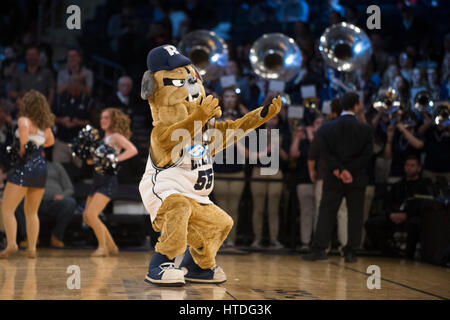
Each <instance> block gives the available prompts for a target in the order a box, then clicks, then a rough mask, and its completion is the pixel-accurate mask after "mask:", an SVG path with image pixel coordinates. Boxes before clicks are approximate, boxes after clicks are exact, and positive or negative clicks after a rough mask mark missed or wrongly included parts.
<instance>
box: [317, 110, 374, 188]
mask: <svg viewBox="0 0 450 320" xmlns="http://www.w3.org/2000/svg"><path fill="white" fill-rule="evenodd" d="M319 136H320V142H321V143H320V144H321V145H320V151H321V156H323V160H324V161H325V164H326V165H327V171H326V175H325V177H324V178H325V179H326V178H327V177H328V178H330V177H331V178H334V179H335V180H336V181H338V179H337V178H336V177H335V176H334V175H333V171H334V170H335V169H339V170H340V171H342V170H348V171H349V172H350V173H351V174H352V176H353V184H359V183H362V184H366V183H367V173H366V171H367V170H366V169H367V166H368V165H369V162H370V159H371V157H372V154H373V140H374V138H373V131H372V128H371V127H370V126H369V125H367V124H364V123H362V122H361V121H359V120H358V119H357V118H356V117H355V116H353V115H342V116H340V117H339V118H337V119H334V120H332V121H330V122H329V123H326V124H324V125H323V126H322V127H321V128H320V130H319ZM339 181H340V180H339Z"/></svg>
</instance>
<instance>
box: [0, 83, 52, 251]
mask: <svg viewBox="0 0 450 320" xmlns="http://www.w3.org/2000/svg"><path fill="white" fill-rule="evenodd" d="M20 115H21V116H20V117H19V119H18V129H17V130H16V132H15V136H16V138H18V139H19V141H20V149H19V156H20V159H19V160H18V161H17V162H16V164H15V165H14V167H13V168H12V169H11V171H10V172H9V173H8V177H7V182H6V187H5V191H4V194H3V201H2V212H3V224H4V227H5V231H6V238H7V241H8V245H7V247H6V249H5V250H3V251H2V252H0V258H8V256H9V255H11V254H14V253H16V252H17V250H18V246H17V242H16V235H17V221H16V218H15V216H14V212H15V211H16V208H17V206H18V205H19V204H20V202H21V201H22V199H23V198H25V206H24V209H25V210H24V211H25V219H26V230H27V238H28V258H36V243H37V239H38V235H39V218H38V209H39V205H40V203H41V200H42V196H43V195H44V190H45V189H44V188H45V182H46V179H47V163H46V162H45V159H44V157H43V156H42V152H43V148H47V147H50V146H52V145H53V143H54V137H53V133H52V130H51V127H52V126H53V125H54V119H55V116H54V115H53V113H51V111H50V107H49V105H48V102H47V99H46V98H45V96H44V95H42V94H41V93H39V92H38V91H36V90H31V91H29V92H28V93H26V94H25V96H24V97H23V100H22V103H21V104H20ZM29 142H31V143H32V144H33V145H34V146H33V148H31V149H30V150H32V151H31V153H30V152H26V147H25V146H26V145H27V144H28V146H29Z"/></svg>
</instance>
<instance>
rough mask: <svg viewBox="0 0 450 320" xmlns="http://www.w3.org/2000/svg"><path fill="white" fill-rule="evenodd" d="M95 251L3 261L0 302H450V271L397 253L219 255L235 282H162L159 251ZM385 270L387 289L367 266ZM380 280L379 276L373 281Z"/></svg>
mask: <svg viewBox="0 0 450 320" xmlns="http://www.w3.org/2000/svg"><path fill="white" fill-rule="evenodd" d="M91 252H92V251H88V250H56V249H39V250H38V258H37V259H28V258H27V257H26V253H25V252H24V251H21V252H20V253H19V254H17V255H15V256H13V257H10V259H8V260H0V299H2V300H5V299H27V300H30V299H31V300H33V299H45V300H47V299H49V300H61V299H64V300H65V299H68V300H72V299H76V300H78V299H102V300H104V299H107V300H113V299H138V300H141V299H151V300H159V299H163V300H182V299H189V300H275V299H277V300H305V299H306V300H317V299H318V300H323V299H325V300H329V299H332V300H334V299H337V300H347V299H349V300H354V299H369V300H372V299H383V300H386V299H387V300H395V299H414V300H416V299H419V300H428V299H435V300H436V299H437V300H447V299H450V269H449V268H442V267H438V266H433V265H430V264H425V263H419V262H413V261H406V260H402V259H397V258H381V257H367V256H360V257H358V261H357V262H356V263H351V264H345V263H344V259H343V258H341V257H339V256H331V257H329V259H328V260H324V261H317V262H307V261H303V260H302V259H301V256H300V255H299V254H294V253H293V254H267V253H249V254H245V255H229V254H219V255H218V256H217V263H218V264H219V265H220V266H221V267H222V268H223V269H224V270H225V272H226V274H227V276H228V281H227V282H225V283H223V284H220V285H211V284H186V286H184V287H176V288H169V287H158V286H155V285H150V284H147V283H146V282H144V277H145V274H146V271H147V266H148V262H149V259H150V257H151V254H152V251H149V252H136V251H134V252H133V251H122V252H120V254H119V255H118V256H110V257H106V258H92V257H90V256H89V255H90V253H91ZM72 265H76V266H78V267H79V268H80V269H79V270H80V280H81V281H80V285H81V286H80V289H76V288H74V289H69V288H68V287H67V282H68V281H67V280H68V278H69V277H70V276H71V275H73V274H72V273H67V269H68V267H69V266H72ZM370 265H377V266H379V268H380V273H381V274H380V276H381V281H380V289H368V287H367V282H368V281H367V280H368V278H369V277H370V274H369V273H367V267H368V266H370ZM372 283H373V281H372Z"/></svg>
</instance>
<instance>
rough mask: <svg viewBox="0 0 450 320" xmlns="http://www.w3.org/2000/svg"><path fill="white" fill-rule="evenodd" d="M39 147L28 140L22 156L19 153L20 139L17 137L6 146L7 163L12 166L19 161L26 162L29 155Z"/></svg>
mask: <svg viewBox="0 0 450 320" xmlns="http://www.w3.org/2000/svg"><path fill="white" fill-rule="evenodd" d="M38 150H39V147H38V146H37V145H35V144H34V143H33V142H31V141H28V142H27V143H26V144H25V153H24V155H23V157H21V156H20V155H19V152H20V141H19V139H14V141H13V143H12V145H10V146H7V147H6V158H7V161H8V164H9V165H10V166H11V167H13V166H15V165H16V164H17V163H19V162H27V161H28V159H30V156H31V155H32V154H33V153H34V152H35V151H38Z"/></svg>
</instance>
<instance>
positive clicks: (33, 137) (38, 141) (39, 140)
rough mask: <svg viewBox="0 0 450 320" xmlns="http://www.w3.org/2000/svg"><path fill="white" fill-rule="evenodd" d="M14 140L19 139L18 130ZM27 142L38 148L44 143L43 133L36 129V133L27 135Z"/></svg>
mask: <svg viewBox="0 0 450 320" xmlns="http://www.w3.org/2000/svg"><path fill="white" fill-rule="evenodd" d="M16 138H19V129H17V130H16ZM28 141H31V142H33V143H34V144H35V145H37V146H38V147H40V146H42V145H43V144H44V143H45V132H44V131H42V130H41V129H39V128H37V131H36V133H30V134H28Z"/></svg>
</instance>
